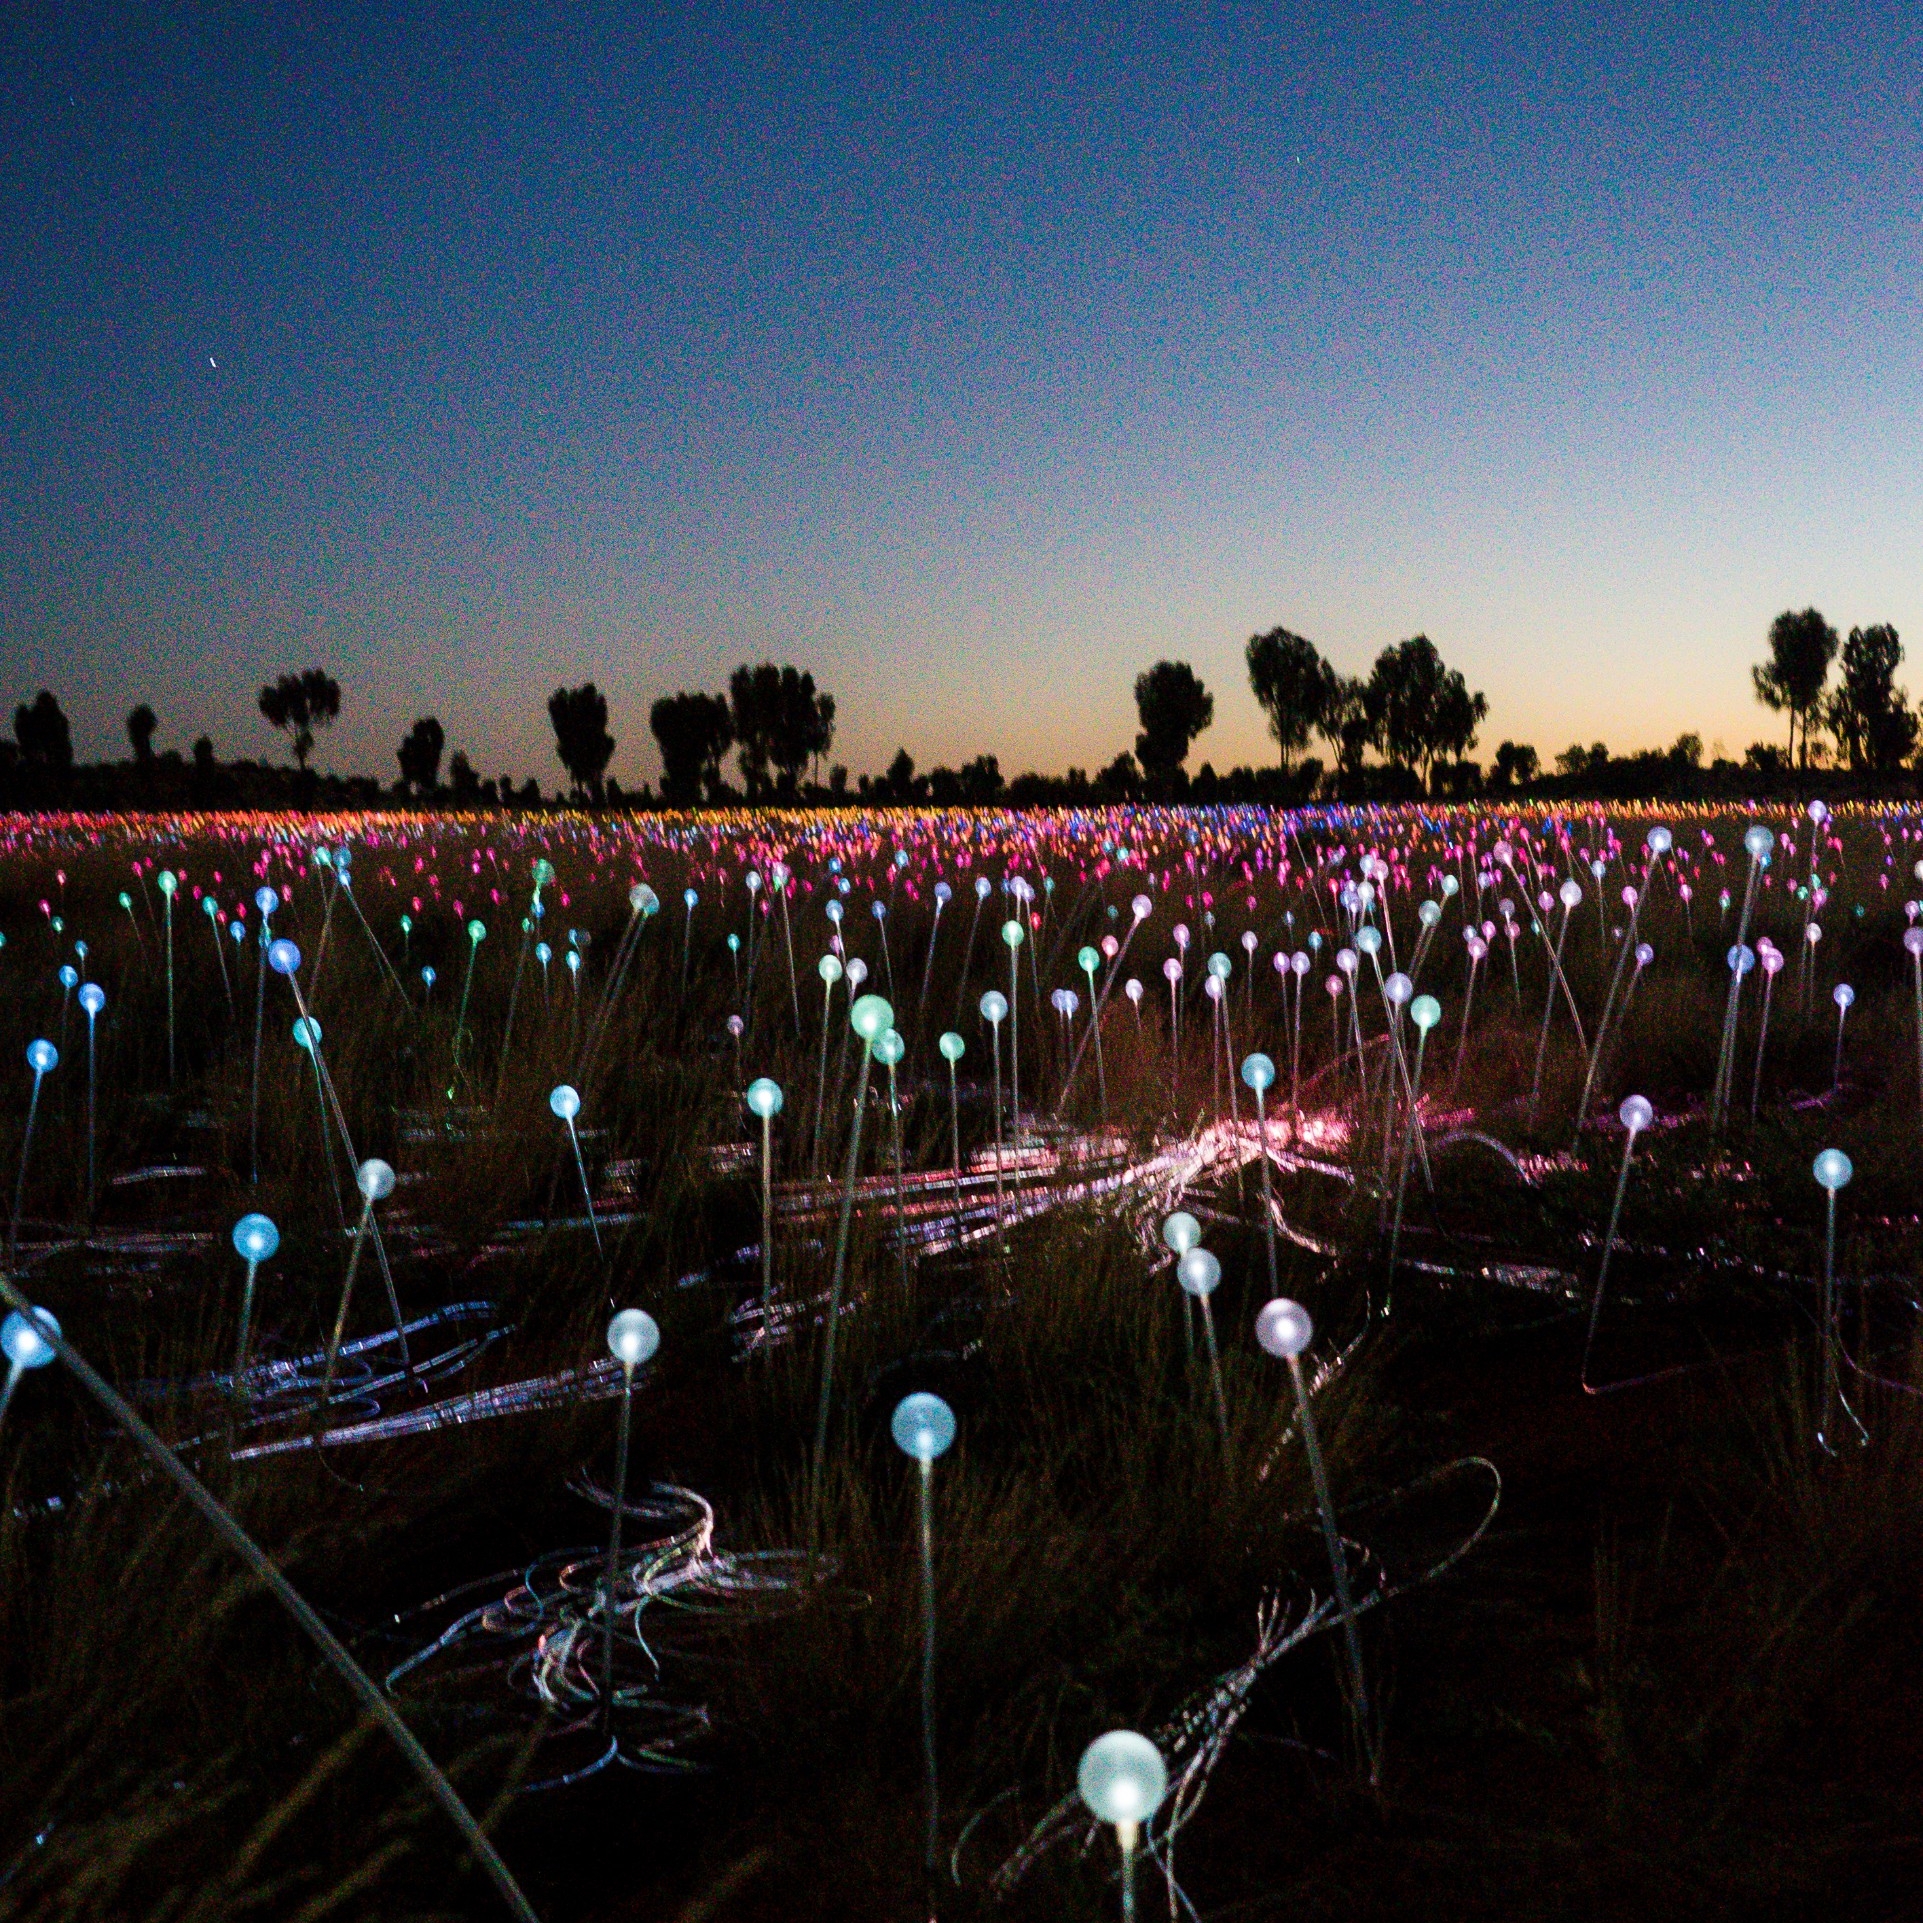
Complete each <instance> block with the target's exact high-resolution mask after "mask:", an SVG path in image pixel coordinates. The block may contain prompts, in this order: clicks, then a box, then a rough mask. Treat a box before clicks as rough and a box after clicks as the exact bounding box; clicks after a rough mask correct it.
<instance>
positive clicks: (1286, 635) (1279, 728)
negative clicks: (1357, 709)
mask: <svg viewBox="0 0 1923 1923" xmlns="http://www.w3.org/2000/svg"><path fill="white" fill-rule="evenodd" d="M1244 658H1245V659H1246V660H1247V662H1248V668H1249V687H1250V688H1251V689H1252V690H1253V691H1254V694H1255V698H1256V700H1257V702H1258V703H1260V705H1261V707H1262V710H1263V712H1264V713H1265V714H1267V716H1268V717H1269V732H1270V733H1271V734H1272V735H1274V736H1275V740H1276V745H1277V746H1278V747H1279V748H1280V749H1281V750H1282V766H1283V767H1284V768H1285V769H1286V768H1287V767H1288V765H1289V758H1290V757H1291V756H1292V755H1296V754H1300V753H1301V751H1302V750H1303V749H1304V748H1306V747H1307V746H1308V745H1309V736H1310V735H1311V734H1312V733H1313V732H1314V731H1315V730H1316V729H1317V728H1319V727H1320V726H1321V725H1322V718H1323V716H1324V715H1325V714H1326V713H1327V712H1328V709H1329V704H1330V703H1331V702H1332V701H1334V700H1335V699H1337V697H1338V691H1339V688H1340V682H1341V677H1340V676H1338V675H1337V673H1336V671H1335V670H1334V669H1333V668H1332V667H1330V666H1329V664H1328V663H1327V662H1326V661H1324V660H1323V658H1322V656H1321V655H1320V654H1319V653H1318V652H1317V651H1316V646H1315V643H1314V642H1313V641H1309V640H1306V639H1304V638H1303V636H1301V635H1299V634H1291V633H1290V632H1289V630H1288V629H1287V628H1271V629H1270V630H1269V631H1268V633H1267V634H1253V635H1251V636H1250V637H1249V643H1248V646H1247V648H1246V649H1245V650H1244Z"/></svg>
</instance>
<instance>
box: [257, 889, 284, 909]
mask: <svg viewBox="0 0 1923 1923" xmlns="http://www.w3.org/2000/svg"><path fill="white" fill-rule="evenodd" d="M254 906H255V907H256V908H258V909H259V910H260V912H261V913H262V914H263V915H271V914H273V913H274V912H275V911H276V910H277V909H278V908H279V907H280V896H279V895H277V894H276V893H275V892H274V891H273V889H271V888H256V889H255V890H254Z"/></svg>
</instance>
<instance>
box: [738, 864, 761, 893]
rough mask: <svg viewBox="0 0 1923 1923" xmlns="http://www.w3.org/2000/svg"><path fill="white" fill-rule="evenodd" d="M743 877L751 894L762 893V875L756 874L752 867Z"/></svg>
mask: <svg viewBox="0 0 1923 1923" xmlns="http://www.w3.org/2000/svg"><path fill="white" fill-rule="evenodd" d="M741 879H742V881H743V882H744V883H745V884H746V885H747V889H748V893H749V894H751V895H758V894H760V893H761V877H760V876H759V875H758V874H756V873H755V871H754V870H753V869H752V868H750V869H749V870H748V872H747V873H746V874H745V875H743V876H742V878H741Z"/></svg>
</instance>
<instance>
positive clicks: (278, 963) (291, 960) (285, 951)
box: [267, 935, 300, 975]
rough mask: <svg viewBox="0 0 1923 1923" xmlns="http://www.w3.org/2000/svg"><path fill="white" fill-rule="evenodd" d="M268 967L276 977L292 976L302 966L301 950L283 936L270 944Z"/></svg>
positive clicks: (268, 948)
mask: <svg viewBox="0 0 1923 1923" xmlns="http://www.w3.org/2000/svg"><path fill="white" fill-rule="evenodd" d="M267 966H268V967H269V968H271V969H272V970H273V971H274V973H275V974H276V975H291V974H292V973H293V972H294V970H295V969H297V968H298V967H299V966H300V950H299V949H298V948H296V947H295V946H294V944H293V943H292V942H291V941H289V940H288V939H287V937H286V936H285V935H283V936H281V937H280V939H279V940H278V941H273V942H269V943H268V945H267Z"/></svg>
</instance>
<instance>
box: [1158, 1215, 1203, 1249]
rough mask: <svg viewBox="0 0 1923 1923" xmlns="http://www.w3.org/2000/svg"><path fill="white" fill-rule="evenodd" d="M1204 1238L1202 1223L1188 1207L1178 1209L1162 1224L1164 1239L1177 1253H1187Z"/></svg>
mask: <svg viewBox="0 0 1923 1923" xmlns="http://www.w3.org/2000/svg"><path fill="white" fill-rule="evenodd" d="M1201 1239H1202V1225H1201V1223H1200V1222H1198V1221H1197V1220H1196V1219H1195V1217H1194V1216H1192V1215H1191V1214H1190V1213H1189V1212H1188V1210H1187V1209H1177V1210H1176V1211H1175V1213H1174V1214H1173V1215H1171V1216H1170V1217H1169V1218H1168V1220H1167V1221H1166V1222H1164V1223H1163V1224H1162V1240H1163V1241H1164V1242H1165V1243H1166V1244H1167V1245H1168V1246H1169V1247H1170V1248H1171V1249H1173V1250H1174V1251H1175V1253H1176V1254H1177V1255H1186V1254H1188V1252H1189V1250H1190V1249H1192V1248H1194V1247H1195V1245H1196V1244H1197V1243H1198V1242H1200V1241H1201Z"/></svg>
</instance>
